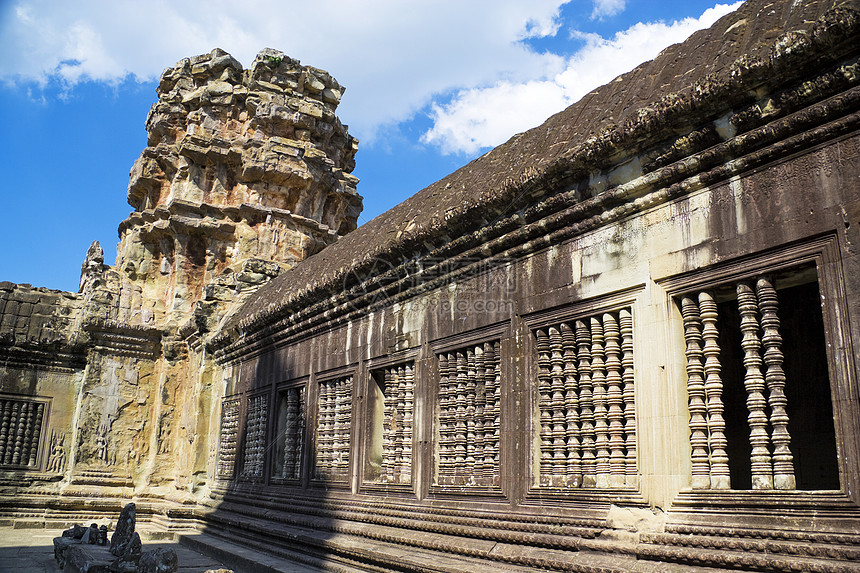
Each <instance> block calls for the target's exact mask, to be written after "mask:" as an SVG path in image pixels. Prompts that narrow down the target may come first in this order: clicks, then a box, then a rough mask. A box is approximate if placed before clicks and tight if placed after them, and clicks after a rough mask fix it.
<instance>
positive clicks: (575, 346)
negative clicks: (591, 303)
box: [535, 308, 637, 488]
mask: <svg viewBox="0 0 860 573" xmlns="http://www.w3.org/2000/svg"><path fill="white" fill-rule="evenodd" d="M535 337H536V340H537V352H538V368H539V372H538V384H539V385H538V391H539V394H540V397H539V410H540V462H539V465H540V484H541V485H542V486H548V487H563V488H579V487H597V488H608V487H635V486H636V484H637V469H636V407H635V390H634V374H633V318H632V315H631V312H630V309H629V308H624V309H621V310H620V311H617V312H606V313H602V314H600V315H595V316H591V317H585V318H581V319H577V320H573V321H567V322H561V323H558V324H556V325H553V326H550V327H547V328H540V329H537V330H536V331H535Z"/></svg>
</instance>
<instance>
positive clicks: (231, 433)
mask: <svg viewBox="0 0 860 573" xmlns="http://www.w3.org/2000/svg"><path fill="white" fill-rule="evenodd" d="M240 405H241V400H240V399H239V398H224V400H223V401H222V402H221V439H220V443H219V444H218V469H217V473H218V477H219V478H224V479H230V478H232V477H233V475H234V472H235V470H236V448H237V445H238V436H239V406H240Z"/></svg>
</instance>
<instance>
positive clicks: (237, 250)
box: [0, 49, 362, 496]
mask: <svg viewBox="0 0 860 573" xmlns="http://www.w3.org/2000/svg"><path fill="white" fill-rule="evenodd" d="M343 92H344V88H343V87H342V86H341V85H340V84H339V83H338V82H337V81H336V80H335V79H334V78H333V77H331V76H330V75H329V74H328V73H326V72H325V71H323V70H319V69H316V68H312V67H309V66H302V65H301V64H300V62H299V61H297V60H294V59H292V58H289V57H287V56H286V55H284V54H283V53H282V52H279V51H276V50H271V49H267V50H263V51H262V52H260V53H259V54H258V55H257V57H256V59H255V60H254V62H253V64H252V65H251V67H250V69H247V70H246V69H243V67H242V65H241V64H240V63H239V62H238V61H237V60H236V59H234V58H233V57H232V56H230V55H229V54H227V53H226V52H224V51H222V50H218V49H216V50H213V51H212V52H211V53H209V54H204V55H201V56H196V57H193V58H186V59H183V60H181V61H180V62H178V63H177V64H176V65H175V66H174V67H172V68H168V69H166V70H165V71H164V73H163V74H162V76H161V81H160V82H159V85H158V88H157V93H158V101H157V102H156V103H155V104H154V105H153V106H152V109H151V110H150V112H149V115H148V116H147V119H146V130H147V147H146V148H145V149H144V150H143V152H142V153H141V155H140V158H139V159H138V160H137V161H135V163H134V166H133V167H132V169H131V176H130V182H129V186H128V202H129V204H130V205H131V206H132V207H133V208H134V211H133V212H132V213H131V214H130V215H129V216H128V218H127V219H126V220H124V221H123V222H122V223H120V225H119V238H120V242H119V246H118V249H117V260H116V264H115V265H114V266H109V265H106V264H105V263H104V255H103V252H102V249H101V247H100V246H99V245H98V243H94V244H93V245H92V246H91V247H90V249H89V251H88V253H87V257H86V261H85V262H84V264H83V267H82V272H81V286H80V292H79V293H77V294H71V293H57V292H55V291H47V290H45V289H34V288H28V287H22V286H16V285H11V284H8V283H4V286H3V289H2V291H0V292H2V295H3V300H4V302H5V309H4V310H3V312H4V315H3V316H4V323H3V326H4V327H5V328H3V336H4V337H5V338H4V340H5V342H6V345H5V346H4V347H3V352H4V353H5V354H6V355H7V356H12V355H14V357H15V359H14V360H9V359H7V360H6V361H5V362H3V365H2V366H0V373H2V378H0V381H1V382H0V389H2V390H3V391H4V392H8V393H9V394H10V396H14V395H19V394H20V395H25V396H26V395H30V394H35V395H39V396H43V395H47V396H48V397H49V398H50V399H49V400H48V401H47V402H45V403H44V404H43V403H41V402H40V403H39V404H40V405H37V406H36V407H37V408H41V409H39V410H38V411H39V412H40V414H39V415H38V416H42V417H38V416H35V417H34V416H31V415H30V414H29V408H31V404H30V402H28V401H23V402H22V401H19V400H18V399H17V398H12V397H10V398H8V399H6V400H4V401H3V403H2V407H4V408H6V410H8V411H0V413H4V415H5V418H4V421H3V424H4V425H3V428H4V431H3V433H2V435H0V442H2V443H3V448H4V451H8V452H13V451H14V450H15V449H17V448H21V447H24V448H25V449H26V451H27V455H26V456H24V457H21V456H15V455H11V454H10V460H9V461H10V464H8V465H9V466H10V467H12V468H16V467H18V468H20V469H22V470H28V469H30V468H33V469H36V468H42V467H44V468H46V469H48V470H50V472H49V473H50V474H51V475H50V478H47V477H46V476H43V477H41V478H37V480H36V481H37V482H40V481H42V480H43V479H47V483H46V484H43V487H46V488H47V489H48V490H49V491H53V492H58V493H59V492H64V493H68V494H71V495H82V496H85V495H87V494H88V493H92V492H94V491H95V490H98V491H101V492H102V493H104V491H105V489H106V488H107V489H108V490H109V489H111V488H113V489H114V490H116V491H117V492H118V493H119V494H120V495H128V494H130V493H131V492H135V491H141V490H146V489H147V488H162V489H164V488H165V487H167V488H168V489H173V490H174V491H173V493H171V495H177V493H176V492H181V496H186V495H190V493H193V492H194V490H195V488H196V487H197V486H198V485H199V484H200V483H203V482H205V477H202V476H205V475H206V460H207V459H208V458H209V448H210V446H209V445H208V444H207V438H208V430H206V429H205V427H204V426H206V425H207V421H206V418H207V416H208V415H210V412H208V411H207V408H208V406H207V405H208V404H209V400H208V394H207V392H211V391H212V389H211V388H210V386H211V380H209V366H208V365H207V361H206V359H205V358H204V357H203V354H204V353H205V351H204V349H203V348H202V346H201V345H200V337H201V336H202V335H203V334H204V333H206V332H208V331H210V330H212V329H214V328H216V327H217V325H218V323H219V321H221V320H222V319H223V317H224V316H226V314H227V313H228V312H229V311H230V310H231V309H232V308H233V307H234V306H235V305H238V304H239V303H240V302H241V301H242V300H244V298H246V297H247V295H248V294H250V293H251V292H253V291H255V290H256V289H257V288H259V286H260V285H261V284H264V283H265V282H267V281H268V280H270V279H271V278H273V277H275V276H277V275H278V274H279V273H281V272H282V271H283V270H285V269H289V268H291V267H292V266H294V265H295V264H296V263H297V262H298V261H301V260H303V259H305V258H307V257H308V256H310V255H313V254H315V253H317V252H319V251H320V250H322V249H323V248H325V247H326V246H327V245H330V244H332V243H334V242H335V241H337V240H338V239H339V238H340V237H342V236H343V235H345V234H346V233H349V232H350V231H352V230H353V229H355V228H356V221H357V218H358V215H359V214H360V212H361V207H362V200H361V197H360V196H359V195H358V193H357V192H356V185H357V183H358V180H357V178H355V177H354V176H352V175H350V172H351V171H352V170H353V168H354V166H355V160H354V157H355V153H356V150H357V148H358V141H357V140H356V139H355V138H354V137H352V136H351V135H349V133H348V131H347V127H346V126H344V125H343V124H342V123H341V122H340V121H339V120H338V118H337V116H336V115H335V110H336V108H337V105H338V103H339V102H340V98H341V96H342V94H343ZM57 350H59V352H58V353H57V352H56V351H57ZM52 351H53V352H54V356H49V355H46V354H45V353H46V352H49V353H50V352H52ZM46 406H48V407H49V409H50V411H51V414H52V415H51V422H50V423H49V424H45V427H44V428H42V427H41V425H43V424H44V421H43V420H45V421H47V419H48V416H47V415H46V414H47V413H48V411H47V410H44V408H45V407H46ZM25 410H26V412H27V413H26V414H25V413H24V412H25ZM34 412H35V410H34ZM20 424H23V426H22V427H21V432H20V436H19V435H18V433H16V430H17V426H18V425H20ZM201 424H202V426H201ZM10 426H13V429H11V430H10V429H8V427H10ZM43 432H47V433H48V435H42V433H43ZM18 441H21V443H20V444H19V443H18ZM25 458H26V459H25ZM25 475H26V474H25ZM195 476H196V477H195ZM58 478H59V479H58ZM14 482H15V480H13V483H14ZM94 488H95V489H94ZM189 492H190V493H189ZM99 495H102V494H101V493H100V494H99Z"/></svg>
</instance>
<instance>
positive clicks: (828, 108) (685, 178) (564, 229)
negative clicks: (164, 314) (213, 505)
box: [210, 62, 860, 360]
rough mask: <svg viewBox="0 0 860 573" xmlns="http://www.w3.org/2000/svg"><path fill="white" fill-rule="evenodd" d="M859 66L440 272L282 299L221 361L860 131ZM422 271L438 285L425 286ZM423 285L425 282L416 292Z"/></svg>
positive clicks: (403, 270)
mask: <svg viewBox="0 0 860 573" xmlns="http://www.w3.org/2000/svg"><path fill="white" fill-rule="evenodd" d="M857 67H858V66H857V63H856V62H852V63H849V64H846V65H844V66H841V67H839V68H838V69H836V70H834V71H832V72H830V73H829V74H824V75H823V76H821V77H819V80H821V81H820V83H822V84H825V85H829V86H831V87H832V88H833V89H836V90H837V94H836V95H832V96H831V97H829V98H828V99H824V100H823V101H819V102H818V103H813V104H812V105H810V106H808V107H805V108H801V109H799V110H797V111H794V113H791V114H788V115H785V116H783V117H780V118H778V119H774V120H772V121H769V122H764V123H763V125H760V126H759V127H756V128H755V129H751V130H749V131H747V132H744V133H742V134H738V135H736V136H734V137H732V138H730V139H728V140H726V141H724V142H723V143H720V144H718V145H714V146H712V147H709V148H707V149H704V150H701V151H699V152H697V153H694V154H691V155H689V156H688V157H686V158H684V159H682V160H680V161H676V162H674V163H672V164H670V165H667V166H665V167H662V168H660V169H657V170H655V171H653V172H651V173H647V174H643V175H641V176H639V177H636V178H634V179H632V180H630V181H628V182H625V183H623V184H620V185H617V186H614V187H611V188H609V189H607V190H606V191H604V192H602V193H600V194H598V195H596V196H593V197H590V198H587V199H582V198H581V194H580V193H579V192H578V191H576V190H572V191H567V192H561V193H558V194H556V195H554V196H552V197H550V198H548V199H547V200H545V201H542V202H540V203H538V204H537V205H535V206H533V207H531V208H528V209H525V210H524V211H522V212H520V213H518V214H515V215H513V216H511V217H508V218H505V219H503V220H501V221H499V222H497V223H495V224H493V225H489V226H486V227H482V228H481V229H479V230H478V231H475V232H473V233H470V234H468V235H465V236H463V237H460V238H458V239H456V240H454V241H450V242H448V243H446V244H445V245H443V246H441V247H439V248H436V249H433V250H429V252H427V251H425V253H424V254H423V258H424V259H425V260H428V259H429V260H435V261H438V263H439V265H437V266H436V267H434V266H432V265H431V266H429V267H428V268H421V265H420V261H421V258H417V260H416V259H412V258H407V257H402V258H401V259H400V260H399V261H395V262H394V263H393V264H392V269H391V270H390V271H388V272H387V273H384V274H380V275H376V276H371V277H369V278H368V279H367V280H365V281H363V282H360V283H358V284H354V285H349V284H347V285H346V287H347V288H345V289H344V290H343V291H340V292H338V289H337V288H335V287H336V286H339V285H336V284H334V285H332V284H329V287H328V289H327V290H328V291H329V293H328V296H327V297H320V296H319V295H320V294H322V292H324V291H322V292H321V290H317V289H313V288H311V289H309V290H306V291H302V292H301V293H299V294H296V295H294V296H293V297H291V298H290V299H289V300H287V301H285V302H283V303H277V302H273V303H271V305H270V307H269V308H268V309H266V310H265V311H264V312H260V313H258V314H255V315H251V316H247V317H245V318H244V319H243V320H242V321H241V322H239V323H238V324H234V325H232V328H227V329H224V330H222V331H221V332H220V333H218V334H217V335H215V336H213V337H212V338H211V339H210V347H211V348H212V349H214V350H216V351H218V354H219V358H220V359H221V360H231V359H234V358H236V357H238V356H240V355H243V354H245V353H248V352H250V353H253V352H255V351H257V350H258V347H259V346H260V344H269V345H271V344H273V343H278V342H280V341H284V340H288V339H290V338H293V337H295V336H297V335H299V334H301V335H302V336H308V335H311V334H313V333H315V332H321V331H323V330H325V329H329V328H331V327H332V326H333V325H335V324H339V323H343V322H345V321H348V320H350V319H351V318H353V317H356V316H359V315H361V314H364V313H366V312H369V311H372V310H375V309H378V308H381V307H383V306H386V305H389V304H392V303H394V302H398V301H401V300H405V299H407V298H410V297H413V296H416V295H419V294H421V293H422V292H428V291H430V290H433V289H435V288H438V287H439V286H441V285H444V284H448V283H450V282H452V281H454V280H456V278H457V276H458V275H462V274H465V273H467V272H469V270H470V268H472V267H474V265H476V264H482V265H486V264H487V262H488V261H492V260H493V259H494V258H497V259H515V258H520V257H523V256H525V255H528V254H530V253H533V252H535V251H538V250H541V249H543V248H546V247H549V246H551V245H553V244H557V243H558V242H560V241H563V240H566V239H568V238H570V237H573V236H576V235H579V234H582V233H585V232H588V231H590V230H593V229H596V228H599V227H602V226H605V225H608V224H612V223H613V222H615V221H618V220H621V219H623V218H625V217H629V216H631V215H633V214H635V213H638V212H641V211H643V210H645V209H649V208H652V207H655V206H657V205H660V204H664V203H666V202H668V201H670V200H673V199H676V198H678V197H682V196H685V195H688V194H690V193H692V192H695V191H697V190H700V189H703V188H706V187H708V186H711V185H714V184H717V183H719V182H721V181H725V180H727V179H729V178H730V177H733V176H736V175H739V174H741V173H744V172H746V171H749V170H752V169H756V168H758V167H761V166H763V165H765V164H768V163H771V162H773V161H776V160H779V159H781V158H783V157H786V156H788V155H791V154H793V153H796V152H798V151H802V150H805V149H809V148H810V147H812V146H815V145H819V144H821V143H824V142H826V141H830V140H833V139H835V138H838V137H840V136H843V135H845V134H848V133H851V132H853V131H855V130H857V129H858V128H860V113H858V111H860V87H857V84H858V83H860V74H858V73H857ZM828 76H829V80H828ZM840 79H844V80H845V82H849V81H850V83H851V86H850V87H848V89H845V90H844V91H843V90H842V88H844V87H845V86H844V82H842V81H839V80H840ZM805 90H807V87H806V84H804V85H803V86H798V87H797V88H795V89H794V90H793V92H796V95H797V97H798V98H800V102H801V104H807V103H808V101H807V99H808V98H807V99H804V98H802V97H801V95H800V94H801V93H802V92H804V91H805ZM839 92H841V93H839ZM786 99H789V98H788V97H786ZM753 107H754V106H753ZM741 113H742V112H741ZM404 259H405V260H404ZM458 261H461V263H460V264H458ZM443 264H444V268H446V269H454V271H453V272H447V273H440V272H439V268H437V267H438V266H442V265H443ZM354 272H355V273H356V274H358V273H359V271H354ZM422 274H423V275H425V276H429V277H433V279H431V280H427V281H422V280H420V277H421V275H422ZM341 284H343V283H341ZM415 284H418V286H408V285H415ZM331 291H334V292H331ZM240 333H241V335H240Z"/></svg>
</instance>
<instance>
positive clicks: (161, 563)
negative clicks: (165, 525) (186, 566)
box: [137, 547, 179, 573]
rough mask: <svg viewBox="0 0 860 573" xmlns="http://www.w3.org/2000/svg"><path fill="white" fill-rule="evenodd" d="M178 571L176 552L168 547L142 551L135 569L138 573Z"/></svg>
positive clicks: (170, 572)
mask: <svg viewBox="0 0 860 573" xmlns="http://www.w3.org/2000/svg"><path fill="white" fill-rule="evenodd" d="M178 569H179V561H178V559H177V557H176V551H175V550H173V549H172V548H170V547H159V548H158V549H153V550H152V551H144V552H143V554H142V555H141V556H140V561H139V562H138V567H137V571H138V573H176V571H177V570H178Z"/></svg>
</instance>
